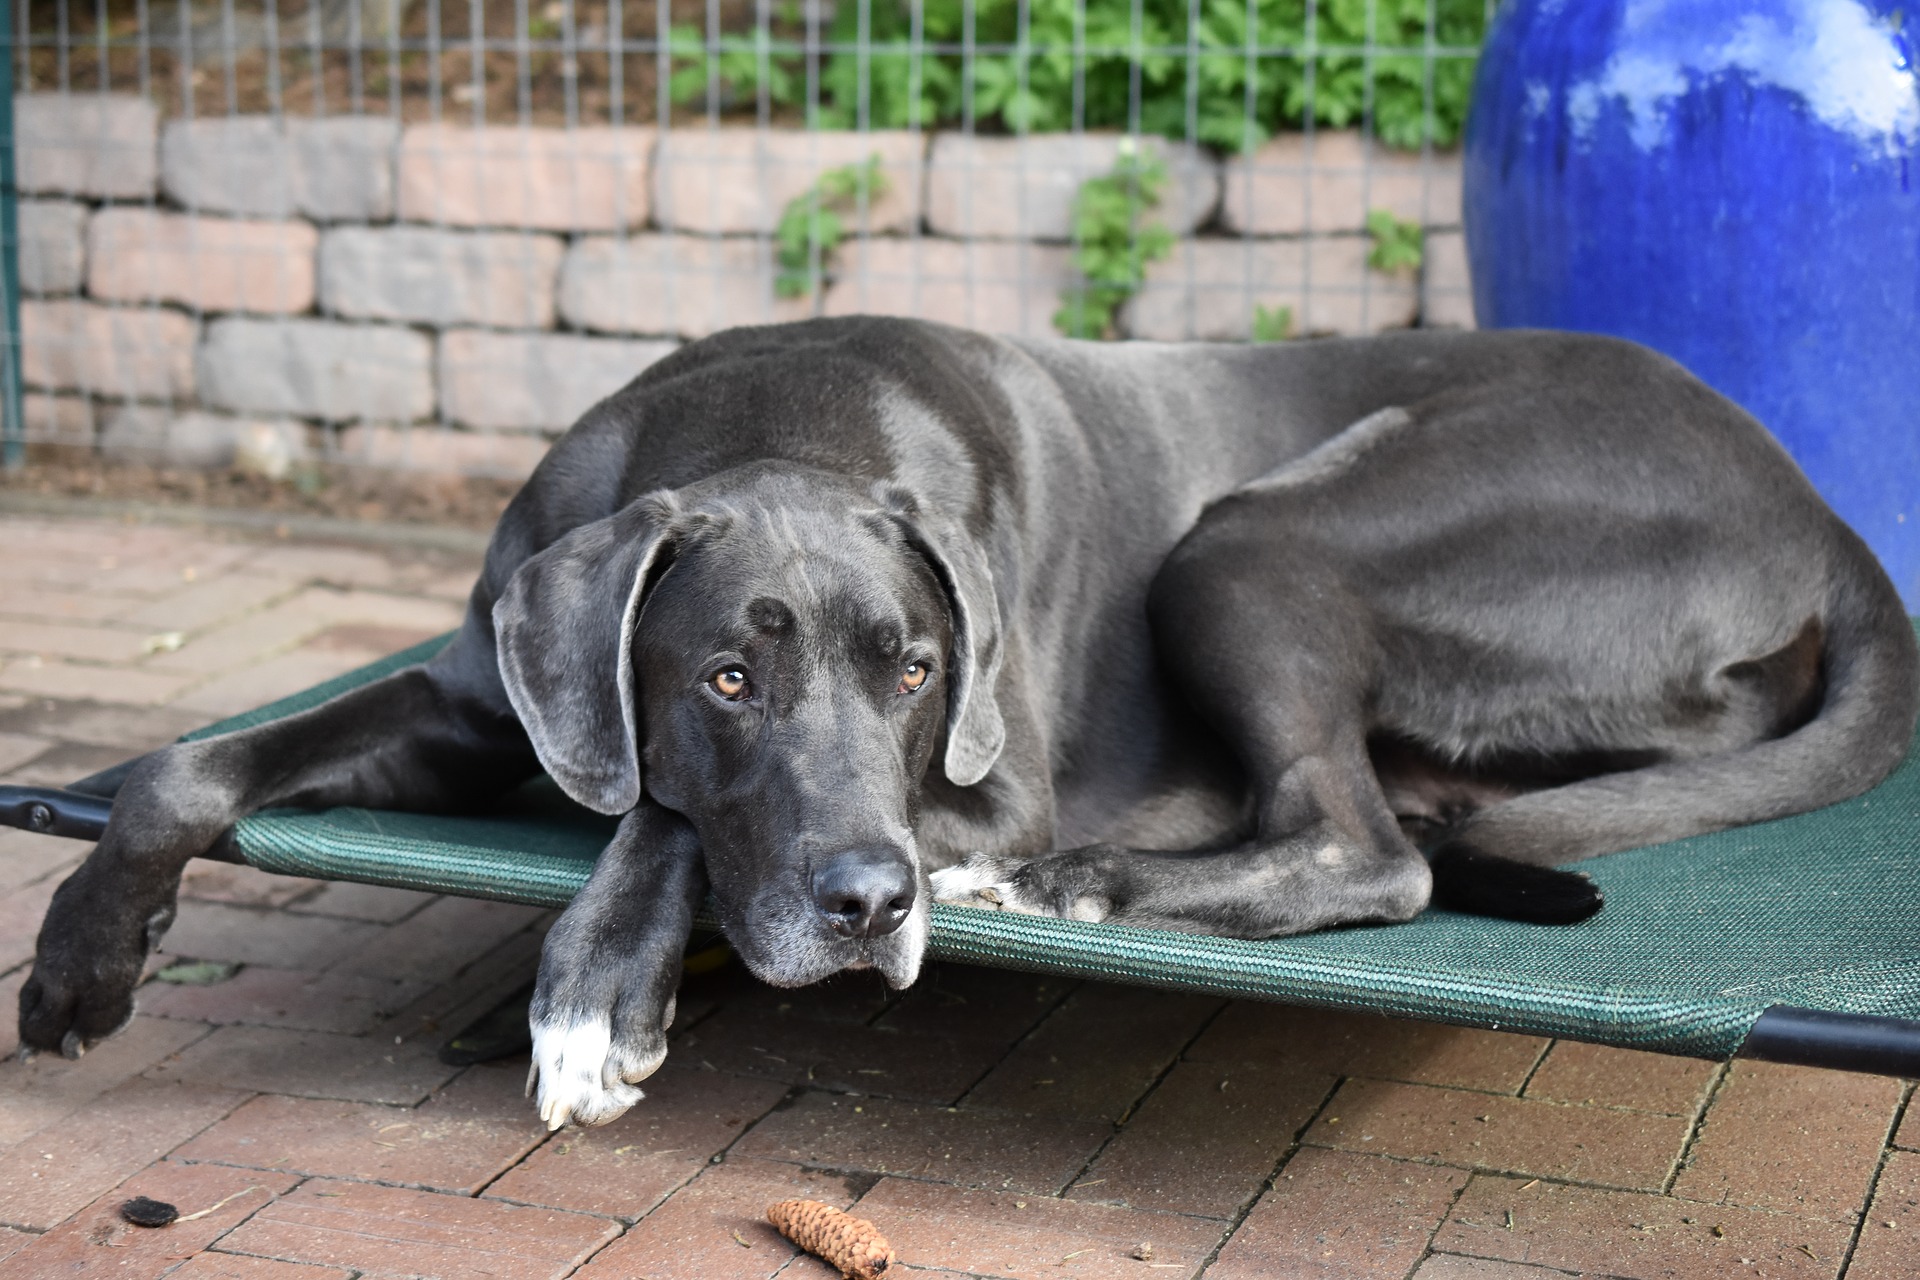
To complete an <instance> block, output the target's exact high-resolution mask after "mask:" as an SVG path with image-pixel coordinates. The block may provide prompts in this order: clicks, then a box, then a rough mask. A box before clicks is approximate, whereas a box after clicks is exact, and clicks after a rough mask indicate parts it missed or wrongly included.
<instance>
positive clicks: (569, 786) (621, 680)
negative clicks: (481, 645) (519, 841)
mask: <svg viewBox="0 0 1920 1280" xmlns="http://www.w3.org/2000/svg"><path fill="white" fill-rule="evenodd" d="M678 509H679V504H678V502H677V501H676V500H675V498H674V496H673V495H672V494H671V493H669V492H666V491H661V492H659V493H652V494H648V495H646V496H644V497H641V498H637V499H635V500H634V501H633V502H631V503H629V504H628V505H627V506H625V507H623V508H622V509H621V510H619V511H617V512H615V513H614V514H613V515H610V516H608V517H607V518H606V519H604V520H595V521H594V522H593V523H591V524H583V525H581V526H580V527H579V528H577V529H574V530H572V531H571V532H569V533H568V534H567V535H566V536H565V537H563V538H561V539H560V540H559V541H557V542H555V543H554V544H553V545H552V546H550V547H548V548H547V549H546V550H544V551H542V552H540V553H539V554H538V555H536V556H532V557H530V558H528V560H527V561H526V562H525V563H524V564H522V565H521V566H520V568H519V569H517V570H516V571H515V572H514V575H513V577H512V579H510V580H509V581H508V583H507V589H506V590H505V591H504V592H502V593H501V595H500V599H499V601H498V603H496V604H495V605H494V606H493V629H494V633H495V635H496V637H497V638H498V644H499V652H500V676H501V679H502V680H503V681H504V682H505V683H506V686H507V697H508V698H509V699H510V700H511V701H512V703H513V709H514V711H515V713H517V714H518V715H519V717H520V723H521V724H522V725H523V726H525V728H526V730H527V736H528V737H529V738H531V739H533V749H534V752H535V753H536V754H537V755H538V756H539V757H540V763H541V764H542V765H544V766H545V767H546V770H547V773H548V774H550V775H551V776H552V778H553V780H554V781H555V782H557V783H559V784H560V789H561V790H562V791H565V792H566V793H567V794H568V795H569V796H571V797H573V798H574V799H575V800H577V801H579V802H580V803H581V804H583V805H585V806H586V807H587V808H589V809H592V810H594V811H595V812H597V813H606V814H622V813H626V812H627V811H628V810H630V809H632V808H633V807H634V806H635V805H637V804H639V803H640V725H639V721H638V711H637V704H636V702H635V698H634V687H633V629H634V626H635V624H636V623H637V622H638V620H639V617H640V606H641V603H642V597H643V596H644V595H645V593H646V589H647V583H648V581H649V579H650V578H652V577H654V576H655V574H654V570H655V569H656V568H657V567H658V566H659V565H661V564H663V563H664V562H665V558H666V556H667V555H668V554H670V550H669V549H670V547H671V542H670V539H669V537H668V532H667V530H668V526H669V524H670V523H671V522H672V520H673V517H674V516H675V514H677V512H678Z"/></svg>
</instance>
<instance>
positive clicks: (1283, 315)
mask: <svg viewBox="0 0 1920 1280" xmlns="http://www.w3.org/2000/svg"><path fill="white" fill-rule="evenodd" d="M1292 336H1293V308H1292V307H1274V308H1273V309H1272V310H1268V309H1267V308H1266V307H1263V306H1261V305H1259V304H1258V303H1255V304H1254V308H1253V340H1254V341H1255V342H1285V341H1286V340H1287V339H1288V338H1291V337H1292Z"/></svg>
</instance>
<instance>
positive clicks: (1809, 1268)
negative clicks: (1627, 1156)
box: [1434, 1175, 1852, 1280]
mask: <svg viewBox="0 0 1920 1280" xmlns="http://www.w3.org/2000/svg"><path fill="white" fill-rule="evenodd" d="M1851 1234H1852V1233H1851V1230H1850V1229H1849V1228H1848V1227H1847V1226H1845V1225H1844V1224H1842V1223H1836V1222H1829V1221H1826V1220H1824V1219H1820V1218H1806V1217H1799V1216H1796V1215H1792V1214H1781V1213H1770V1212H1767V1211H1764V1210H1759V1209H1742V1208H1737V1207H1735V1206H1732V1205H1715V1206H1709V1205H1698V1204H1689V1203H1687V1202H1686V1201H1684V1200H1674V1199H1671V1198H1670V1197H1666V1196H1655V1195H1645V1194H1642V1193H1639V1192H1632V1191H1600V1190H1595V1189H1593V1188H1590V1187H1574V1186H1567V1185H1564V1184H1558V1183H1551V1182H1545V1181H1536V1180H1531V1179H1529V1180H1527V1181H1521V1180H1520V1179H1517V1178H1492V1177H1487V1176H1485V1175H1478V1176H1476V1177H1475V1178H1474V1179H1473V1181H1472V1182H1471V1183H1470V1184H1469V1185H1468V1187H1467V1189H1466V1191H1465V1193H1464V1194H1462V1195H1461V1197H1460V1201H1459V1203H1458V1204H1457V1205H1455V1206H1454V1210H1453V1213H1452V1214H1451V1215H1450V1217H1449V1218H1448V1221H1447V1223H1446V1225H1445V1226H1443V1227H1442V1228H1441V1229H1440V1233H1439V1235H1438V1236H1436V1237H1435V1240H1434V1246H1435V1247H1436V1248H1438V1249H1441V1250H1444V1251H1446V1252H1449V1253H1464V1254H1471V1255H1476V1256H1480V1257H1488V1258H1500V1259H1504V1260H1507V1261H1510V1262H1532V1263H1538V1264H1540V1265H1542V1266H1548V1267H1557V1268H1560V1269H1561V1270H1565V1271H1575V1272H1580V1271H1591V1272H1597V1273H1599V1274H1602V1275H1607V1276H1621V1277H1627V1278H1628V1280H1682V1278H1687V1277H1694V1276H1702V1277H1715V1276H1763V1275H1764V1276H1771V1277H1782V1276H1795V1277H1797V1276H1807V1277H1811V1276H1827V1277H1831V1276H1834V1275H1836V1274H1838V1272H1839V1268H1840V1261H1841V1259H1842V1258H1843V1257H1844V1256H1845V1251H1846V1249H1847V1246H1848V1243H1849V1240H1850V1239H1851Z"/></svg>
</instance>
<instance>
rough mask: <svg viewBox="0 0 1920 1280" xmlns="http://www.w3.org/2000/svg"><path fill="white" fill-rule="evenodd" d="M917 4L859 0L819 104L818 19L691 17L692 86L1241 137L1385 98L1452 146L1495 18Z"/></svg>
mask: <svg viewBox="0 0 1920 1280" xmlns="http://www.w3.org/2000/svg"><path fill="white" fill-rule="evenodd" d="M912 3H913V0H842V3H841V4H840V5H838V6H837V8H836V9H835V10H834V16H833V20H832V23H831V25H830V26H829V27H828V29H827V31H826V35H825V43H826V45H827V47H828V49H829V52H828V53H826V55H825V56H824V57H823V59H822V62H821V67H820V92H819V100H818V102H817V103H804V102H803V99H804V98H805V97H806V76H805V62H804V58H803V47H804V46H803V43H802V40H803V37H804V35H805V30H804V27H803V26H802V25H801V24H800V23H799V21H798V17H797V13H796V11H795V10H793V9H792V8H788V9H787V10H785V11H784V12H783V15H782V16H781V17H780V18H779V19H778V20H776V21H774V22H771V23H763V24H760V25H757V26H756V27H755V28H754V30H752V31H751V32H748V33H745V34H741V33H731V32H729V33H722V34H720V35H719V36H718V38H717V40H716V41H714V43H713V47H712V48H711V49H709V47H708V41H707V38H706V36H705V34H704V33H703V32H702V30H701V29H700V28H697V27H693V26H685V25H683V26H677V27H675V28H674V29H673V36H672V46H671V47H672V51H673V54H674V57H675V70H674V71H673V73H672V81H671V86H670V87H671V92H672V94H673V97H674V100H675V101H676V102H682V103H693V102H704V101H705V100H706V97H707V94H708V92H709V90H710V89H712V88H715V87H716V86H715V85H714V84H713V81H714V80H715V79H717V80H718V82H719V83H718V85H717V90H718V94H717V101H719V102H720V103H721V104H722V105H726V104H729V103H735V102H739V101H742V100H757V99H758V98H759V96H760V95H761V94H762V93H764V94H765V95H766V97H767V99H768V100H769V102H771V103H772V104H774V105H778V106H799V105H805V106H807V107H808V123H809V124H810V125H813V126H815V127H829V128H850V127H871V128H901V127H929V126H933V125H937V124H944V123H949V122H952V121H956V120H960V119H962V118H963V116H964V115H965V112H966V107H967V96H968V91H969V90H971V96H972V116H973V119H974V120H975V122H976V123H979V124H985V125H994V124H998V125H1000V126H1002V127H1004V128H1006V129H1007V130H1009V131H1011V132H1015V133H1024V132H1029V131H1033V132H1038V131H1045V130H1059V129H1069V128H1074V127H1076V126H1080V127H1085V128H1092V129H1099V128H1121V129H1127V130H1129V131H1133V130H1138V131H1140V132H1145V133H1156V134H1161V135H1163V136H1166V137H1170V138H1185V137H1189V136H1191V137H1194V138H1196V139H1198V140H1199V141H1202V142H1206V143H1210V144H1212V145H1214V146H1217V147H1221V148H1224V149H1228V150H1237V149H1240V148H1245V147H1251V146H1254V145H1256V144H1257V143H1259V142H1261V141H1262V140H1264V139H1265V138H1266V137H1267V136H1268V135H1269V134H1271V133H1272V132H1274V131H1275V130H1278V129H1282V128H1290V127H1299V126H1301V125H1303V124H1304V123H1305V122H1306V120H1307V118H1308V116H1309V114H1311V117H1312V119H1313V120H1314V121H1315V122H1316V123H1318V124H1323V125H1331V126H1334V127H1344V126H1347V125H1353V124H1358V123H1360V122H1361V121H1362V120H1363V119H1365V118H1366V117H1367V116H1368V115H1369V114H1370V115H1371V118H1372V124H1373V129H1374V132H1375V134H1376V135H1377V136H1378V137H1379V138H1380V139H1381V140H1383V141H1385V142H1387V143H1389V144H1390V145H1393V146H1398V147H1407V148H1417V147H1419V146H1421V145H1422V144H1423V143H1424V142H1426V141H1432V142H1433V143H1435V144H1436V145H1442V146H1444V145H1447V144H1449V143H1451V142H1452V141H1454V139H1456V138H1457V137H1458V136H1459V133H1460V128H1461V126H1462V124H1463V123H1464V121H1465V119H1466V109H1467V96H1468V93H1469V92H1470V90H1471V88H1472V83H1473V63H1474V59H1473V57H1472V55H1471V54H1470V53H1469V52H1467V51H1470V50H1472V49H1476V48H1478V46H1479V44H1480V39H1481V36H1482V34H1483V31H1484V28H1485V24H1486V16H1485V15H1486V10H1485V5H1484V3H1483V0H1318V3H1316V4H1314V5H1312V7H1311V8H1310V7H1309V4H1308V0H1252V2H1251V4H1249V0H1199V3H1198V4H1197V6H1194V7H1192V8H1191V9H1190V6H1189V0H1139V5H1140V7H1139V10H1138V12H1137V13H1136V12H1135V9H1134V0H1085V2H1084V6H1083V7H1082V8H1080V9H1079V10H1078V11H1077V12H1076V7H1075V0H1024V4H1023V0H975V3H973V4H972V6H971V8H969V6H968V5H967V4H966V3H965V2H964V0H922V8H921V18H920V23H919V26H918V28H917V29H916V28H915V25H914V22H913V17H912V14H913V9H912ZM1430 5H1431V8H1432V30H1431V32H1429V29H1428V21H1429V20H1428V10H1429V6H1430ZM1369 10H1371V11H1372V15H1371V19H1369ZM1023 11H1024V14H1025V23H1024V25H1023V23H1022V20H1021V19H1022V14H1023ZM969 17H971V21H970V22H969ZM1430 37H1431V39H1430ZM968 44H971V45H972V46H974V47H975V48H981V49H987V50H991V52H982V53H976V54H975V55H974V57H973V58H972V60H971V67H972V75H971V81H972V83H971V84H970V85H969V84H967V83H966V81H967V79H968V77H967V75H966V73H965V66H966V60H965V59H963V57H962V56H961V55H960V54H958V53H954V52H951V50H952V49H953V48H955V47H957V46H964V45H968ZM1368 47H1371V48H1372V49H1374V50H1375V51H1376V52H1375V53H1374V54H1373V55H1372V56H1371V57H1369V56H1368V54H1367V53H1366V49H1367V48H1368ZM1076 48H1078V49H1079V50H1081V51H1082V52H1081V53H1080V54H1078V55H1076V53H1075V50H1076ZM930 49H935V50H938V51H935V52H930V51H929V50H930ZM1429 51H1432V52H1433V56H1431V57H1430V56H1428V55H1429ZM1189 52H1190V53H1191V56H1189ZM1136 67H1137V69H1138V76H1139V86H1140V92H1139V101H1138V116H1137V118H1136V117H1135V112H1134V95H1133V91H1132V84H1133V78H1134V75H1135V68H1136ZM1079 70H1084V77H1080V76H1077V75H1076V71H1079Z"/></svg>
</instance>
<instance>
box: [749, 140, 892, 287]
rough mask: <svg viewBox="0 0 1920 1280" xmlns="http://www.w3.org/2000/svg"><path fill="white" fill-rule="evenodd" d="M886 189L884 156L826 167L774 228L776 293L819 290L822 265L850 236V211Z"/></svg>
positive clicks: (868, 202) (873, 198)
mask: <svg viewBox="0 0 1920 1280" xmlns="http://www.w3.org/2000/svg"><path fill="white" fill-rule="evenodd" d="M886 193H887V176H886V175H885V174H884V173H882V172H880V157H879V156H878V155H871V156H868V157H867V159H866V161H865V163H863V164H847V165H841V166H840V167H839V168H838V169H829V170H827V171H826V172H825V173H823V174H821V175H820V176H819V177H818V178H817V179H815V180H814V184H813V185H812V186H811V187H808V188H807V189H806V190H805V191H803V192H801V193H800V194H799V195H797V196H795V197H794V198H793V199H791V200H789V201H788V202H787V207H786V208H785V209H784V210H782V211H781V213H780V224H779V225H778V226H777V227H775V228H774V231H773V243H774V248H775V250H776V252H777V253H778V254H779V258H780V273H779V274H778V275H776V276H775V277H774V281H773V288H774V292H776V293H778V294H779V295H780V296H781V297H783V298H803V297H805V296H807V295H808V294H810V293H813V292H814V291H815V290H817V289H818V288H819V287H820V267H821V265H822V264H823V263H824V262H825V261H826V259H827V255H829V254H831V253H832V252H833V251H834V250H835V249H837V248H839V247H840V242H841V241H842V240H844V239H846V237H847V224H846V218H847V216H848V215H850V214H854V213H857V212H858V211H859V210H860V208H861V206H862V205H863V204H865V205H868V206H871V205H872V203H873V202H874V201H875V200H878V199H879V198H880V197H881V196H883V195H885V194H886ZM816 250H818V252H817V254H816V252H815V251H816Z"/></svg>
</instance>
